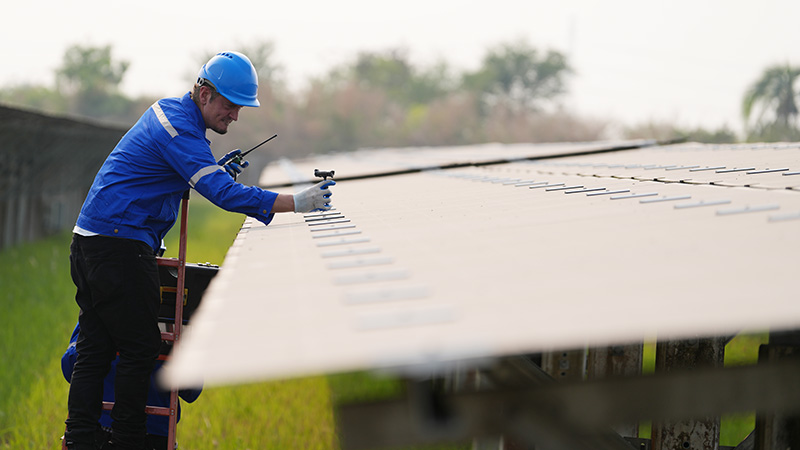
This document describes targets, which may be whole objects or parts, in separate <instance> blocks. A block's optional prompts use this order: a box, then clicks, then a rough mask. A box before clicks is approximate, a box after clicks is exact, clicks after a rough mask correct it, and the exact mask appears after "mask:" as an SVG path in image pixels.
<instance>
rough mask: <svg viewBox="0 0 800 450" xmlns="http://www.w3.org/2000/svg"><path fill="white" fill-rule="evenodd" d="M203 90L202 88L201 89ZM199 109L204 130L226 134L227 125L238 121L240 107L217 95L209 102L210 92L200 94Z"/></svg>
mask: <svg viewBox="0 0 800 450" xmlns="http://www.w3.org/2000/svg"><path fill="white" fill-rule="evenodd" d="M201 89H203V88H201ZM201 98H202V100H201V107H200V110H201V112H202V114H203V120H204V121H205V123H206V128H211V129H212V130H214V131H216V132H217V133H219V134H225V133H227V132H228V125H230V124H231V122H234V121H236V120H239V110H240V109H242V107H241V106H239V105H236V104H233V103H231V101H230V100H228V99H227V98H225V97H223V96H221V95H217V96H216V97H214V100H211V93H210V91H209V92H208V93H207V94H205V95H204V93H202V92H201Z"/></svg>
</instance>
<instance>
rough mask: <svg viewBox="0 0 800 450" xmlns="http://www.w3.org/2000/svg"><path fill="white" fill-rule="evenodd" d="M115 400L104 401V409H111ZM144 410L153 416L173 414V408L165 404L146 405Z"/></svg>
mask: <svg viewBox="0 0 800 450" xmlns="http://www.w3.org/2000/svg"><path fill="white" fill-rule="evenodd" d="M112 408H114V402H103V411H111V409H112ZM144 412H145V413H147V414H149V415H151V416H171V415H172V409H170V408H167V407H164V406H145V407H144Z"/></svg>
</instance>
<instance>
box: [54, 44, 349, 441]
mask: <svg viewBox="0 0 800 450" xmlns="http://www.w3.org/2000/svg"><path fill="white" fill-rule="evenodd" d="M257 94H258V76H257V75H256V71H255V68H254V67H253V65H252V63H251V62H250V60H249V59H248V58H247V57H246V56H245V55H242V54H241V53H237V52H222V53H218V54H217V55H215V56H214V57H213V58H211V59H210V60H209V61H208V62H207V63H206V64H205V65H203V67H202V68H201V69H200V72H199V74H198V79H197V83H196V84H195V85H194V87H193V89H192V91H191V92H190V93H187V94H186V95H184V96H183V97H182V98H166V99H161V100H159V101H158V102H156V103H155V104H153V106H151V107H150V108H149V109H148V110H147V111H146V112H145V113H144V114H143V115H142V117H141V118H140V119H139V121H138V122H136V124H135V125H134V126H133V127H132V128H131V129H130V130H129V131H128V132H127V133H126V134H125V136H123V137H122V139H121V140H120V142H119V143H118V144H117V146H116V147H115V148H114V150H113V151H112V152H111V154H110V155H109V156H108V158H107V159H106V161H105V163H104V164H103V166H102V167H101V168H100V171H99V172H98V174H97V176H96V177H95V180H94V183H93V184H92V187H91V189H90V191H89V194H88V196H87V197H86V200H85V202H84V204H83V207H82V208H81V212H80V214H79V216H78V220H77V223H76V225H75V229H74V235H73V240H72V244H71V246H70V267H71V269H70V270H71V274H72V279H73V281H74V283H75V286H76V287H77V293H76V295H75V300H76V302H77V303H78V306H80V316H79V322H80V333H79V335H78V338H77V342H76V350H77V354H78V357H77V360H76V362H75V367H74V370H73V373H72V382H71V383H70V390H69V399H68V409H69V418H68V419H67V420H66V424H67V431H66V434H65V440H66V444H67V448H69V449H70V450H94V449H95V446H94V435H95V432H96V430H97V427H98V419H99V418H100V412H101V408H102V396H103V378H104V377H105V376H106V373H107V372H108V370H109V367H110V365H111V361H113V360H114V358H115V356H116V353H117V352H119V362H118V364H117V373H116V380H115V398H116V401H115V405H114V409H113V410H112V412H111V417H112V419H113V425H112V436H111V442H110V445H111V448H114V449H125V450H127V449H135V450H141V449H143V448H144V445H145V422H146V415H145V413H144V409H145V406H146V399H147V391H148V387H149V380H150V373H151V371H152V370H153V365H154V362H155V359H156V356H157V355H158V352H159V348H160V345H161V334H160V331H159V328H158V323H157V313H158V305H159V277H158V267H157V263H156V259H155V256H156V252H157V251H158V250H159V248H160V244H161V240H162V239H163V237H164V236H165V235H166V233H167V231H168V230H169V229H170V228H171V227H172V226H173V225H174V223H175V219H176V218H177V215H178V210H179V205H180V199H181V197H182V194H183V193H184V192H185V191H186V190H187V189H189V188H190V187H191V188H194V189H195V190H196V191H197V192H198V193H200V194H201V195H203V196H204V197H206V198H207V199H209V200H210V201H211V202H212V203H214V204H215V205H217V206H219V207H221V208H223V209H226V210H228V211H233V212H239V213H243V214H247V215H249V216H252V217H254V218H256V219H257V220H259V221H261V222H263V223H264V224H269V223H270V221H271V220H272V218H273V215H274V214H275V213H279V212H292V211H294V212H309V211H314V210H329V209H330V196H331V192H330V190H329V189H328V186H331V185H333V184H335V183H334V182H333V181H332V180H328V181H321V182H319V183H317V184H316V185H314V186H311V187H309V188H307V189H305V190H302V191H300V192H298V193H296V194H293V195H292V194H278V193H275V192H270V191H265V190H263V189H259V188H257V187H252V186H243V185H241V184H238V183H236V182H235V180H233V179H232V176H231V175H235V172H238V171H240V170H241V168H240V167H238V166H230V165H225V163H226V162H227V160H228V159H229V158H230V156H231V155H230V154H229V155H226V157H225V158H223V159H222V160H220V161H219V162H217V161H215V159H214V156H213V154H212V153H211V148H210V141H209V140H207V139H206V137H205V133H206V129H211V130H213V131H215V132H217V133H219V134H225V133H226V132H227V131H228V127H229V126H230V124H231V123H232V122H234V121H236V120H237V119H238V117H239V111H240V110H241V108H242V107H244V106H249V107H257V106H259V102H258V98H257ZM223 166H224V167H223ZM229 172H230V175H229Z"/></svg>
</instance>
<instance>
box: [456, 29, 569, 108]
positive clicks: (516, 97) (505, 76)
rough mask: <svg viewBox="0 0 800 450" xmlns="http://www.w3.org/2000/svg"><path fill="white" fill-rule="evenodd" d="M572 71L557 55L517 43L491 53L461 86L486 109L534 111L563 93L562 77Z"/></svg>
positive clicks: (500, 47)
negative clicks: (476, 95) (495, 107)
mask: <svg viewBox="0 0 800 450" xmlns="http://www.w3.org/2000/svg"><path fill="white" fill-rule="evenodd" d="M571 72H572V69H571V68H570V67H569V65H568V64H567V59H566V57H565V56H564V55H563V54H561V53H560V52H557V51H553V50H550V51H548V52H547V53H545V54H542V53H541V52H539V51H538V50H537V49H535V48H533V47H531V46H530V45H528V44H527V43H525V42H522V41H520V42H517V43H513V44H503V45H500V46H499V47H497V48H495V49H492V50H490V51H489V52H488V53H487V55H486V56H485V57H484V58H483V65H482V66H481V68H480V69H479V70H478V71H476V72H474V73H468V74H466V75H465V76H464V77H463V80H462V83H463V86H464V88H466V89H467V90H470V91H473V92H477V93H479V94H480V96H481V98H482V100H483V101H484V103H485V104H487V105H489V106H494V105H502V106H505V107H507V108H511V109H513V110H517V111H537V110H540V109H541V106H542V104H543V103H546V102H547V101H551V100H553V99H555V98H556V97H558V96H559V95H561V94H563V93H564V92H565V91H566V88H565V77H566V76H567V75H568V74H569V73H571Z"/></svg>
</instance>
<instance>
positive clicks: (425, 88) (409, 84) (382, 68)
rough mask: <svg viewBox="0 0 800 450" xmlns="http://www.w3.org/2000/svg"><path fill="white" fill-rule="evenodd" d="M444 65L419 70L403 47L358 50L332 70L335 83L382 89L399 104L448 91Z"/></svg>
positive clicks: (421, 101) (424, 101)
mask: <svg viewBox="0 0 800 450" xmlns="http://www.w3.org/2000/svg"><path fill="white" fill-rule="evenodd" d="M448 70H449V69H448V67H447V64H446V63H444V62H439V63H438V64H436V65H435V66H433V67H431V68H429V69H424V70H420V69H418V68H416V67H415V66H414V65H413V64H412V63H411V61H410V60H409V57H408V53H407V52H406V51H404V50H399V49H394V50H389V51H387V52H385V53H377V52H361V53H359V54H358V56H357V57H356V59H355V61H353V62H350V63H346V64H344V65H343V66H341V67H339V68H336V69H334V70H332V71H331V72H330V74H329V80H330V81H332V82H333V83H334V84H339V85H341V84H346V83H349V82H352V83H355V84H356V85H358V86H359V87H362V88H364V89H372V90H376V91H382V92H384V93H385V94H386V96H387V97H388V98H389V99H391V100H392V101H393V102H395V103H397V104H399V105H415V104H417V105H420V104H429V103H431V102H432V101H434V100H436V99H439V98H442V97H443V96H445V95H446V94H447V93H449V92H450V91H451V88H450V85H451V84H452V82H451V81H450V77H449V74H448Z"/></svg>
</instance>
